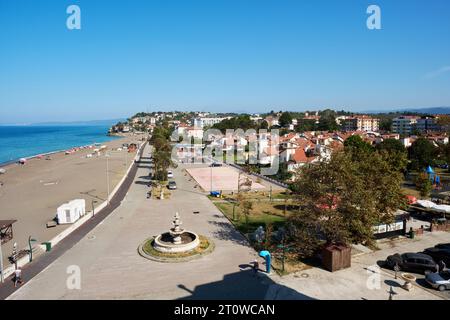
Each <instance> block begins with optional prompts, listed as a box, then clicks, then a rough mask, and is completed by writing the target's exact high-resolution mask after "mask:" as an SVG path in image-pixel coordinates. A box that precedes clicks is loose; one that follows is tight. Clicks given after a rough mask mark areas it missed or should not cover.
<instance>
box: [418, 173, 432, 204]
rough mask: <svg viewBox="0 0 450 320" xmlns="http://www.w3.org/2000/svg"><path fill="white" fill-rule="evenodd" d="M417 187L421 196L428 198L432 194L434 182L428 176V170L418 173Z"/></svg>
mask: <svg viewBox="0 0 450 320" xmlns="http://www.w3.org/2000/svg"><path fill="white" fill-rule="evenodd" d="M415 183H416V187H417V189H418V190H419V192H420V196H422V197H424V198H426V197H429V196H430V194H431V189H432V184H431V181H430V179H429V178H428V174H427V173H426V172H421V173H419V174H418V175H417V177H416V180H415Z"/></svg>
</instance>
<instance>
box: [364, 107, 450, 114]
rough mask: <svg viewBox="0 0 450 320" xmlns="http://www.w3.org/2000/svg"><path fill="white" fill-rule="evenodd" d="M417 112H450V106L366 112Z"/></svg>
mask: <svg viewBox="0 0 450 320" xmlns="http://www.w3.org/2000/svg"><path fill="white" fill-rule="evenodd" d="M389 112H400V113H401V112H415V113H422V114H450V107H431V108H401V109H392V110H378V111H366V112H365V113H389Z"/></svg>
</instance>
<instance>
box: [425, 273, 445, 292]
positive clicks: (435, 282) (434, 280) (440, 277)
mask: <svg viewBox="0 0 450 320" xmlns="http://www.w3.org/2000/svg"><path fill="white" fill-rule="evenodd" d="M425 280H426V282H428V284H429V285H430V286H432V287H433V288H434V289H437V290H439V291H444V290H449V289H450V272H448V271H445V272H440V273H437V272H431V273H429V274H427V275H426V276H425Z"/></svg>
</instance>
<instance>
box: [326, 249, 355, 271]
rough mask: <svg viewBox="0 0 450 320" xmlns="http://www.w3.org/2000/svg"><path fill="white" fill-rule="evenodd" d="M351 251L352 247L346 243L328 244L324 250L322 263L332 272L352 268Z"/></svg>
mask: <svg viewBox="0 0 450 320" xmlns="http://www.w3.org/2000/svg"><path fill="white" fill-rule="evenodd" d="M351 252H352V248H351V247H349V246H346V245H336V244H333V245H328V246H326V247H325V248H324V249H323V250H322V264H323V266H324V268H325V269H327V270H328V271H331V272H334V271H338V270H341V269H346V268H350V267H351V262H352V256H351Z"/></svg>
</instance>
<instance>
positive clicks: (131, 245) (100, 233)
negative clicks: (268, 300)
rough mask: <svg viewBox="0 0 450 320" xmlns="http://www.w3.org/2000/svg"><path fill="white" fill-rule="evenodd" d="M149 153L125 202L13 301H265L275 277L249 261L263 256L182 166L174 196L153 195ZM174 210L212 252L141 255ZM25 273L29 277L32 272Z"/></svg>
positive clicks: (169, 224)
mask: <svg viewBox="0 0 450 320" xmlns="http://www.w3.org/2000/svg"><path fill="white" fill-rule="evenodd" d="M149 150H150V147H148V146H147V147H146V149H145V150H144V156H143V157H142V161H141V162H140V163H139V165H138V170H137V174H136V177H135V180H134V182H133V183H132V185H131V188H130V189H129V191H128V193H127V194H126V197H125V199H124V200H123V201H122V202H121V204H120V206H119V207H118V208H117V209H116V210H114V212H112V213H111V214H110V215H109V216H108V217H107V218H106V219H105V220H104V221H102V222H101V223H100V224H99V225H98V226H97V227H95V228H94V229H93V230H91V231H90V232H88V233H87V234H86V236H85V237H84V238H83V239H81V241H79V242H78V243H77V244H76V245H74V246H73V247H72V248H71V249H69V250H68V251H67V252H65V253H64V254H63V255H62V256H61V257H60V258H58V259H57V260H56V261H54V262H53V263H52V264H50V265H49V266H48V267H47V268H46V269H45V270H44V271H42V272H41V273H39V274H38V275H37V276H36V277H34V278H33V279H31V280H29V281H27V282H26V283H25V284H24V285H23V287H22V288H20V289H19V290H17V291H16V292H15V293H14V294H12V295H11V296H10V297H9V298H10V299H179V298H186V299H264V297H265V296H266V293H267V292H268V289H269V288H270V287H271V286H273V285H274V281H273V280H272V279H271V278H270V277H267V276H265V275H262V274H261V275H260V276H259V277H254V276H253V275H252V272H251V270H250V269H249V268H248V263H249V262H251V261H253V260H254V259H255V258H256V257H257V254H256V252H255V251H254V250H253V249H251V248H250V247H249V246H248V245H247V242H246V240H245V239H244V237H243V236H242V235H241V234H240V233H239V232H237V231H236V230H235V229H234V228H233V227H232V225H231V224H230V223H229V221H228V220H227V219H226V218H225V217H224V216H223V215H222V214H221V213H220V212H219V211H218V210H217V209H216V207H215V206H214V205H213V204H212V203H211V202H210V201H209V200H208V198H207V197H205V195H204V194H203V193H201V192H200V191H198V190H197V188H194V186H195V182H194V181H193V180H191V181H189V180H190V178H189V176H188V175H185V173H184V172H183V170H182V169H183V166H179V167H178V168H177V169H175V170H173V171H174V175H175V181H176V182H177V185H178V189H177V190H175V191H173V192H172V195H171V197H170V199H165V200H154V199H147V197H146V193H147V191H148V187H147V183H148V179H149V178H148V173H149V166H150V164H149V161H148V160H147V159H148V157H149ZM176 211H178V212H179V213H180V215H181V219H182V221H183V227H185V228H186V229H190V230H193V231H195V232H197V233H199V234H202V235H205V236H207V237H209V238H211V239H212V240H213V241H214V243H215V245H216V248H215V250H214V251H213V253H211V254H210V255H207V256H204V257H202V258H200V259H197V260H193V261H189V262H182V263H159V262H154V261H150V260H147V259H145V258H143V257H141V256H140V255H139V254H138V252H137V248H138V246H139V244H140V243H141V242H142V241H144V240H145V239H146V238H148V237H149V236H152V235H156V234H159V233H161V232H163V231H167V230H168V228H169V227H171V222H172V218H173V215H174V214H175V212H176ZM194 211H199V213H198V214H194V213H193V212H194ZM70 266H77V267H79V268H80V271H81V289H80V290H77V289H69V288H68V287H67V285H66V282H67V279H68V277H69V276H70V274H68V273H67V270H68V267H70ZM24 277H25V280H27V274H26V273H24ZM271 277H272V276H271ZM287 290H290V289H287ZM290 291H292V290H290ZM292 296H293V297H296V298H298V297H300V295H296V294H292Z"/></svg>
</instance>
